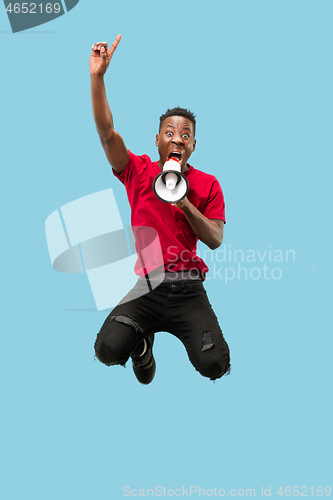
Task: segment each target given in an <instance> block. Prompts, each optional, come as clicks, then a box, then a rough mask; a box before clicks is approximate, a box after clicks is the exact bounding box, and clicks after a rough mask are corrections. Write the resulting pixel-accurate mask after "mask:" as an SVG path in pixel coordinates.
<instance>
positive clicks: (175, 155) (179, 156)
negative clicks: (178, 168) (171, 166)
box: [168, 151, 182, 161]
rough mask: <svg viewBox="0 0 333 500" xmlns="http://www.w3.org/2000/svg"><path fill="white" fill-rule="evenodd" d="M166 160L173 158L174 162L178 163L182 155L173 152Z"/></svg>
mask: <svg viewBox="0 0 333 500" xmlns="http://www.w3.org/2000/svg"><path fill="white" fill-rule="evenodd" d="M168 158H175V159H176V160H178V161H180V160H181V159H182V154H181V153H178V152H177V151H173V152H172V153H170V154H169V156H168Z"/></svg>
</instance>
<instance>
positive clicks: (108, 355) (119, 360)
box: [95, 337, 127, 366]
mask: <svg viewBox="0 0 333 500" xmlns="http://www.w3.org/2000/svg"><path fill="white" fill-rule="evenodd" d="M95 355H96V358H97V359H98V360H99V361H100V362H101V363H103V364H104V365H107V366H111V365H118V364H120V365H123V364H125V363H126V361H127V358H126V356H125V357H124V356H123V355H122V354H121V352H119V350H117V349H115V346H113V345H112V343H110V342H107V341H106V340H105V339H102V340H99V339H98V337H97V340H96V342H95Z"/></svg>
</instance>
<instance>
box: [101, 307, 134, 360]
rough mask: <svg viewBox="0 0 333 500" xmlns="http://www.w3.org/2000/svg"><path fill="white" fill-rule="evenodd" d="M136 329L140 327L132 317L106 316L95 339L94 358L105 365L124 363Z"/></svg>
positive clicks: (129, 351) (128, 354)
mask: <svg viewBox="0 0 333 500" xmlns="http://www.w3.org/2000/svg"><path fill="white" fill-rule="evenodd" d="M138 331H139V333H140V332H141V329H140V327H139V326H138V325H137V323H136V322H135V320H133V319H132V318H129V317H127V316H112V317H108V318H107V319H106V321H105V322H104V325H103V326H102V328H101V330H100V332H99V334H98V335H97V338H96V341H95V355H96V358H97V359H98V360H99V361H100V362H101V363H103V364H105V365H107V366H111V365H125V363H126V361H127V360H128V358H129V356H130V353H131V349H132V348H133V343H134V342H135V338H136V337H137V333H138Z"/></svg>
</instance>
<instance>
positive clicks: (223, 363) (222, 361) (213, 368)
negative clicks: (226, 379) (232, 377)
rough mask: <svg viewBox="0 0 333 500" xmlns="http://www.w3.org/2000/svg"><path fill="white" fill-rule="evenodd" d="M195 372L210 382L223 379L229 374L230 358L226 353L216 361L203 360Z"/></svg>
mask: <svg viewBox="0 0 333 500" xmlns="http://www.w3.org/2000/svg"><path fill="white" fill-rule="evenodd" d="M197 370H198V371H199V373H200V374H201V375H202V376H203V377H207V378H209V379H210V380H216V379H217V378H221V377H223V375H226V374H228V373H229V372H230V356H229V353H226V355H225V356H223V357H221V358H219V359H217V358H215V359H208V358H207V359H203V360H202V361H201V362H200V364H199V366H198V367H197Z"/></svg>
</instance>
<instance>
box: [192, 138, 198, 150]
mask: <svg viewBox="0 0 333 500" xmlns="http://www.w3.org/2000/svg"><path fill="white" fill-rule="evenodd" d="M196 144H197V140H196V139H194V140H193V151H194V150H195V146H196Z"/></svg>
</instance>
